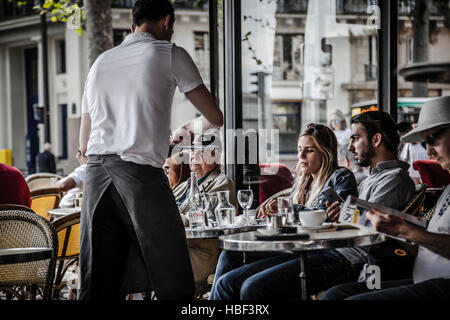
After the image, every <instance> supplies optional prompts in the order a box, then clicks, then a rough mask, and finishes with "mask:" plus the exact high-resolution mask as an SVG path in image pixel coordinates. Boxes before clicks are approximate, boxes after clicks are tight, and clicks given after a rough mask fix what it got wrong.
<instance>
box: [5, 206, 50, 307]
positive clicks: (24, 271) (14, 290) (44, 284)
mask: <svg viewBox="0 0 450 320" xmlns="http://www.w3.org/2000/svg"><path fill="white" fill-rule="evenodd" d="M27 247H35V248H39V247H45V248H53V250H54V252H57V251H58V239H57V235H56V231H55V229H54V228H53V226H52V225H51V223H50V222H48V221H47V220H45V219H43V218H42V217H40V216H38V215H37V214H35V213H34V212H33V211H32V210H31V209H30V208H27V207H23V206H18V205H0V248H1V249H7V248H27ZM55 265H56V255H54V257H53V258H51V259H46V260H40V261H31V262H25V263H13V264H4V265H0V275H1V276H0V291H3V292H6V297H7V298H8V299H12V298H16V299H20V300H25V299H27V298H28V299H35V298H36V291H37V290H38V288H39V291H40V292H41V295H42V299H43V300H49V299H50V297H51V288H52V283H53V278H54V274H55ZM30 288H31V290H28V289H30Z"/></svg>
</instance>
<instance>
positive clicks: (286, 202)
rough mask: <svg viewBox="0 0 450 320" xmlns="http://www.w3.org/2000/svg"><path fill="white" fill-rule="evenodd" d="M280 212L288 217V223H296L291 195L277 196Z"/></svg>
mask: <svg viewBox="0 0 450 320" xmlns="http://www.w3.org/2000/svg"><path fill="white" fill-rule="evenodd" d="M277 207H278V214H280V215H282V216H284V217H285V218H286V223H287V224H293V223H294V208H293V205H292V198H291V197H278V198H277Z"/></svg>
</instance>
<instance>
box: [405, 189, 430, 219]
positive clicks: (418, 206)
mask: <svg viewBox="0 0 450 320" xmlns="http://www.w3.org/2000/svg"><path fill="white" fill-rule="evenodd" d="M426 190H427V185H426V184H418V185H417V186H416V192H415V193H414V195H413V197H412V198H411V200H409V202H408V203H407V204H406V206H405V208H404V209H403V211H402V212H403V213H408V214H411V215H413V216H420V214H421V213H422V204H423V202H424V201H425V191H426Z"/></svg>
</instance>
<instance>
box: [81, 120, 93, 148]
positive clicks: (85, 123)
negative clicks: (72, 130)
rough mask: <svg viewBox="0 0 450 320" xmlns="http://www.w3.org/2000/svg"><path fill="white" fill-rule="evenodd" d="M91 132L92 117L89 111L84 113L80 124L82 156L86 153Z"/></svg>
mask: <svg viewBox="0 0 450 320" xmlns="http://www.w3.org/2000/svg"><path fill="white" fill-rule="evenodd" d="M90 134H91V117H90V116H89V113H82V114H81V126H80V151H81V155H82V156H84V155H85V154H86V151H87V145H88V141H89V135H90Z"/></svg>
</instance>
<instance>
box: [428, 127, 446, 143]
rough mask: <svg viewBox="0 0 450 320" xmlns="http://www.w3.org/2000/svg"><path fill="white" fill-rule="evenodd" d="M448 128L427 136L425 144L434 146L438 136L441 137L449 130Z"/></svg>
mask: <svg viewBox="0 0 450 320" xmlns="http://www.w3.org/2000/svg"><path fill="white" fill-rule="evenodd" d="M449 128H450V127H444V128H442V129H441V130H439V131H438V132H435V133H433V134H430V135H428V136H427V137H426V138H425V142H426V143H427V144H428V145H430V146H435V145H436V140H437V139H438V138H439V136H441V135H442V134H443V133H444V132H445V131H447V129H449Z"/></svg>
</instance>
